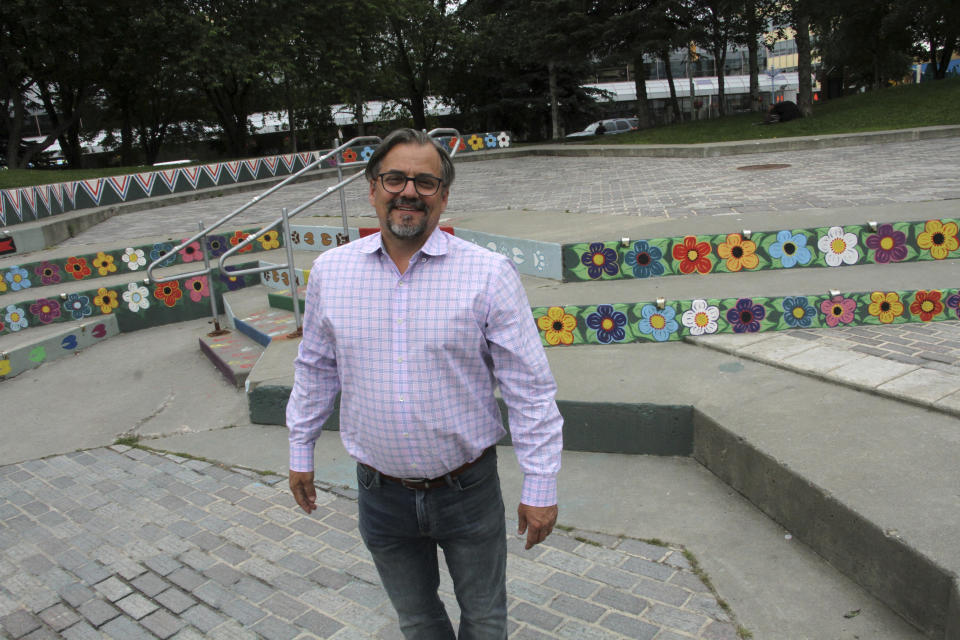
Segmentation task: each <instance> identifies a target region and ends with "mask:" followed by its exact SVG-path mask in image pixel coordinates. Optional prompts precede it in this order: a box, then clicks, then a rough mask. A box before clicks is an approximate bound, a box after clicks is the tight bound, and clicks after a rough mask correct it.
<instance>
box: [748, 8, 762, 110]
mask: <svg viewBox="0 0 960 640" xmlns="http://www.w3.org/2000/svg"><path fill="white" fill-rule="evenodd" d="M746 12H747V63H748V64H749V66H750V71H749V73H750V109H751V110H752V111H762V110H763V106H762V102H761V101H760V63H759V61H758V60H757V57H758V54H759V53H760V45H759V42H758V38H759V36H760V30H761V26H760V20H759V19H758V17H757V6H756V2H755V1H754V0H749V1H748V2H747V8H746Z"/></svg>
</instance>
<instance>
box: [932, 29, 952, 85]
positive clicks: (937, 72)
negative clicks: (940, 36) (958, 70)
mask: <svg viewBox="0 0 960 640" xmlns="http://www.w3.org/2000/svg"><path fill="white" fill-rule="evenodd" d="M956 48H957V39H956V38H955V39H954V40H953V41H951V40H950V39H949V38H947V39H945V40H944V43H943V49H942V50H941V52H940V60H939V61H938V60H937V53H936V50H934V52H933V59H934V65H933V78H934V80H943V79H944V78H946V77H947V67H949V66H950V58H952V57H953V52H954V50H955V49H956Z"/></svg>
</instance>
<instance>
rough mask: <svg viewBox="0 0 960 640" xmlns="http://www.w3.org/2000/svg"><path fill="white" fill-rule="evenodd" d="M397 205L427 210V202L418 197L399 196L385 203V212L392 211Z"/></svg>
mask: <svg viewBox="0 0 960 640" xmlns="http://www.w3.org/2000/svg"><path fill="white" fill-rule="evenodd" d="M397 207H413V208H414V209H416V210H417V211H424V212H425V211H426V210H427V203H426V202H424V201H423V200H421V199H420V198H406V197H403V196H401V197H399V198H394V199H393V200H391V201H390V202H389V203H388V204H387V213H389V212H391V211H393V210H394V209H396V208H397Z"/></svg>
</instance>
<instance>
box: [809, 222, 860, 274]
mask: <svg viewBox="0 0 960 640" xmlns="http://www.w3.org/2000/svg"><path fill="white" fill-rule="evenodd" d="M817 248H818V249H820V252H821V253H823V256H824V260H826V261H827V266H829V267H839V266H840V265H841V264H856V263H857V261H858V260H859V259H860V252H859V251H858V250H857V236H856V235H855V234H853V233H845V232H844V230H843V227H830V228H829V229H828V230H827V234H826V235H824V236H821V237H820V239H819V240H818V241H817Z"/></svg>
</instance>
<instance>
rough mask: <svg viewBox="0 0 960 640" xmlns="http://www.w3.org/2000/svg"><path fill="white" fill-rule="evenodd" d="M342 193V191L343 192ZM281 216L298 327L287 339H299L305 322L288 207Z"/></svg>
mask: <svg viewBox="0 0 960 640" xmlns="http://www.w3.org/2000/svg"><path fill="white" fill-rule="evenodd" d="M338 166H339V165H338ZM342 191H343V190H342V189H341V192H342ZM280 215H281V217H282V218H283V244H284V245H285V246H286V249H287V274H288V275H289V277H290V300H291V301H292V302H293V321H294V322H295V323H296V325H297V328H296V330H294V331H293V333H290V334H289V335H288V336H287V337H288V338H299V337H300V336H302V335H303V320H302V319H301V317H300V298H299V297H298V296H297V266H296V265H295V264H294V263H293V242H291V240H290V218H289V217H288V216H287V208H286V207H284V208H283V209H281V210H280Z"/></svg>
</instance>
